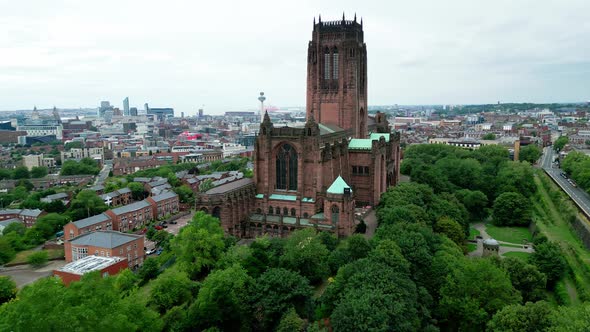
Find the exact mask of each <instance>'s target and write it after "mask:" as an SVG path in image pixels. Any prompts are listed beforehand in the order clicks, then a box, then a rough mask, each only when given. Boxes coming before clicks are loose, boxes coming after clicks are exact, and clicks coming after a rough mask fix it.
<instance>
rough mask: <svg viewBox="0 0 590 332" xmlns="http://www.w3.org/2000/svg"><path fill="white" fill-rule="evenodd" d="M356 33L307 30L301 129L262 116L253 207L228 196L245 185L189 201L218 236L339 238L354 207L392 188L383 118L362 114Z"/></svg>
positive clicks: (362, 56) (349, 28) (392, 153)
mask: <svg viewBox="0 0 590 332" xmlns="http://www.w3.org/2000/svg"><path fill="white" fill-rule="evenodd" d="M362 27H363V26H362V22H361V23H357V22H356V18H355V20H352V21H347V20H345V19H344V18H343V19H342V20H341V21H331V22H322V21H320V22H319V23H316V24H314V29H313V34H312V40H311V41H310V42H309V47H308V54H307V58H308V63H307V103H306V106H307V122H306V123H305V125H304V126H302V127H280V128H278V127H274V125H273V123H272V122H271V120H270V117H269V116H268V114H265V115H264V119H263V122H262V123H261V124H260V130H259V132H258V134H257V136H256V141H255V150H254V157H253V159H254V179H253V184H254V186H255V199H254V201H253V204H251V203H250V202H252V201H251V200H250V197H241V196H240V194H236V193H242V196H243V195H247V194H248V193H249V191H248V190H241V188H242V187H240V186H243V187H244V188H247V187H248V186H250V183H247V181H244V182H243V183H238V182H239V181H236V183H234V184H233V186H228V187H227V188H226V189H227V191H224V192H218V191H211V190H210V191H207V192H206V193H204V194H200V195H199V197H198V198H197V207H198V208H200V209H203V210H206V211H208V212H209V213H211V214H213V215H214V216H219V217H220V219H221V222H222V225H223V226H224V229H225V230H226V232H228V233H231V234H233V235H236V236H239V237H252V236H256V235H259V234H263V233H267V234H270V235H272V236H285V235H287V234H288V233H289V232H290V231H291V230H293V229H297V228H302V227H314V228H316V229H322V230H326V231H330V232H333V233H335V234H337V235H338V236H347V235H350V234H352V233H353V231H354V228H355V225H356V221H355V219H354V209H355V206H356V205H363V206H365V205H370V206H374V205H376V204H378V203H379V198H380V196H381V194H382V193H383V192H385V191H386V189H387V187H388V186H394V185H396V184H397V182H398V179H399V164H400V147H399V142H400V136H399V134H398V133H392V132H391V129H390V127H389V123H388V121H387V119H386V116H385V114H382V113H377V114H376V115H375V116H374V117H369V116H368V112H367V51H366V45H365V43H364V33H363V28H362ZM240 181H242V180H240ZM238 185H240V186H238ZM214 189H216V188H214ZM220 190H221V188H220ZM244 209H246V211H248V212H247V213H244Z"/></svg>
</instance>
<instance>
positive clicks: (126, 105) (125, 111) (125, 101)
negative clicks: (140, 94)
mask: <svg viewBox="0 0 590 332" xmlns="http://www.w3.org/2000/svg"><path fill="white" fill-rule="evenodd" d="M123 115H125V116H128V115H129V97H125V99H123Z"/></svg>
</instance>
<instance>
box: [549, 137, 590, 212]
mask: <svg viewBox="0 0 590 332" xmlns="http://www.w3.org/2000/svg"><path fill="white" fill-rule="evenodd" d="M553 156H554V151H553V149H552V148H551V147H546V148H545V149H543V156H542V157H541V167H543V169H544V170H545V171H546V172H547V174H549V176H551V178H553V180H555V182H557V183H558V184H559V186H560V187H561V188H562V189H563V190H564V191H565V192H566V193H567V194H568V195H569V196H570V198H571V199H572V200H573V201H575V202H576V204H578V206H579V207H581V208H582V210H584V213H585V214H586V215H587V216H590V195H588V193H587V192H585V191H584V190H583V189H580V188H578V187H574V186H572V185H571V183H569V182H568V180H567V179H565V178H563V177H562V176H561V175H560V174H561V173H562V172H563V171H562V170H561V169H560V168H557V167H556V166H555V164H554V163H553Z"/></svg>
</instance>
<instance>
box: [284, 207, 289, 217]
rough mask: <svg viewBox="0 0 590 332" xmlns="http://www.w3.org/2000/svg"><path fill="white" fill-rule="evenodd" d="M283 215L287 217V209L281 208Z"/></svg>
mask: <svg viewBox="0 0 590 332" xmlns="http://www.w3.org/2000/svg"><path fill="white" fill-rule="evenodd" d="M283 215H284V216H288V215H289V209H287V208H286V207H285V208H283Z"/></svg>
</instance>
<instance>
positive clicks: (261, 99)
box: [258, 92, 266, 123]
mask: <svg viewBox="0 0 590 332" xmlns="http://www.w3.org/2000/svg"><path fill="white" fill-rule="evenodd" d="M258 100H260V123H262V121H264V101H265V100H266V97H265V96H264V92H260V97H258Z"/></svg>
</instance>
